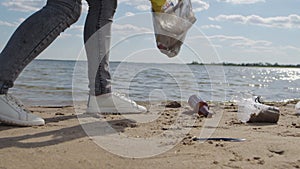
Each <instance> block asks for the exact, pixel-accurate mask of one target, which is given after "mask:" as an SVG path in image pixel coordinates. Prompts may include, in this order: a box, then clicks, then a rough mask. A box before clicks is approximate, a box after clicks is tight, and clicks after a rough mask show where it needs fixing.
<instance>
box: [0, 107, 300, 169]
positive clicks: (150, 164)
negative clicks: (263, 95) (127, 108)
mask: <svg viewBox="0 0 300 169" xmlns="http://www.w3.org/2000/svg"><path fill="white" fill-rule="evenodd" d="M144 104H146V103H144ZM268 104H271V105H275V106H278V107H279V108H280V112H281V116H280V119H279V121H278V123H277V124H243V123H240V122H239V121H238V120H237V119H236V111H237V107H236V105H233V104H232V103H223V104H218V103H210V105H211V110H213V111H214V112H216V113H220V112H222V111H224V113H223V115H222V117H221V121H220V123H219V124H218V126H217V127H214V126H209V125H205V124H204V123H205V121H206V119H205V118H204V117H199V116H198V115H195V114H192V113H191V112H189V111H188V108H187V105H186V103H183V108H177V109H176V108H166V109H165V110H163V106H162V105H157V106H156V107H151V111H150V113H151V112H157V113H158V114H159V117H158V118H157V119H155V120H154V121H149V122H147V123H136V122H134V121H133V120H132V119H131V120H130V119H126V118H124V116H121V115H105V116H102V118H103V119H104V118H105V120H106V121H108V122H109V124H110V125H111V126H112V127H113V128H114V129H115V131H116V132H119V133H122V134H125V135H127V136H128V137H136V138H143V137H144V138H150V137H153V136H155V135H159V134H162V133H164V132H165V131H168V130H172V126H171V124H173V123H174V122H175V120H176V117H177V114H178V113H180V112H185V115H188V116H190V117H191V118H192V119H194V120H195V123H194V124H192V125H185V126H184V128H185V129H188V130H190V131H189V133H187V134H185V135H184V138H183V140H182V141H180V142H179V143H178V144H176V146H174V147H173V148H172V149H170V150H168V151H166V152H164V153H161V154H158V155H155V156H151V157H148V158H126V157H121V156H118V155H115V154H113V153H110V152H108V151H106V150H104V149H103V148H101V147H100V146H98V145H97V144H96V143H95V142H94V141H93V139H92V138H90V137H88V136H87V134H86V132H84V130H83V129H82V127H81V125H80V123H79V120H78V118H77V115H76V113H75V111H74V107H71V106H70V107H30V108H29V109H30V110H31V111H32V112H33V113H34V114H37V115H40V116H42V117H43V118H45V120H46V125H45V126H41V127H12V126H5V125H3V124H0V131H1V132H0V169H35V168H38V169H40V168H43V169H48V168H49V169H53V168H59V169H77V168H84V169H92V168H97V169H100V168H101V169H106V168H108V169H110V168H120V169H126V168H130V169H135V168H137V169H140V168H149V169H150V168H151V169H152V168H155V169H166V168H173V169H174V168H175V169H176V168H178V169H182V168H185V169H188V168H197V169H198V168H205V169H206V168H249V169H250V168H251V169H252V168H283V169H286V168H300V156H299V153H300V117H297V116H295V114H294V113H295V111H294V105H295V102H289V103H268ZM127 117H130V116H127ZM95 118H96V117H95ZM214 118H215V117H214ZM203 128H210V129H216V130H215V131H214V133H213V135H212V137H235V138H245V139H246V141H245V142H225V141H205V142H204V143H201V142H197V141H193V140H192V138H193V137H194V136H199V133H200V131H201V130H202V129H203ZM178 130H180V129H178ZM120 146H121V145H120ZM137 151H138V150H137Z"/></svg>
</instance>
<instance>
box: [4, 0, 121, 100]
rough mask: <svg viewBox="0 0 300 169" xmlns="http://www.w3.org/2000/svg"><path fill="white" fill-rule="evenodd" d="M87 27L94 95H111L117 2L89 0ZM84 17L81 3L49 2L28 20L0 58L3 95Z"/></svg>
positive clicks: (90, 78)
mask: <svg viewBox="0 0 300 169" xmlns="http://www.w3.org/2000/svg"><path fill="white" fill-rule="evenodd" d="M87 2H88V4H89V11H88V15H87V18H86V22H85V27H84V42H85V48H86V53H87V59H88V74H89V88H90V94H92V95H101V94H105V93H110V92H111V82H110V81H111V76H110V73H109V52H108V51H109V48H110V36H111V24H112V19H113V16H114V13H115V10H116V8H117V0H87ZM80 13H81V0H48V1H47V4H46V5H45V7H43V8H42V9H41V10H39V11H38V12H36V13H35V14H33V15H32V16H30V17H29V18H28V19H26V20H25V21H24V22H23V23H22V24H21V25H20V26H19V27H18V28H17V30H16V31H15V32H14V34H13V35H12V37H11V38H10V40H9V41H8V43H7V45H6V46H5V47H4V49H3V51H2V52H1V54H0V94H6V93H7V92H8V89H9V88H11V87H13V85H14V81H15V80H16V79H17V78H18V76H19V74H20V73H21V72H22V70H23V69H24V68H25V67H26V66H27V65H28V64H29V63H30V62H31V61H32V60H33V59H34V58H36V57H37V56H38V55H39V54H40V53H41V52H42V51H43V50H44V49H46V48H47V47H48V46H49V45H50V44H51V43H52V42H53V41H54V40H55V39H56V38H57V37H58V36H59V34H60V33H61V32H63V31H64V30H65V29H66V28H68V27H70V25H72V24H73V23H75V22H76V21H77V20H78V18H79V16H80Z"/></svg>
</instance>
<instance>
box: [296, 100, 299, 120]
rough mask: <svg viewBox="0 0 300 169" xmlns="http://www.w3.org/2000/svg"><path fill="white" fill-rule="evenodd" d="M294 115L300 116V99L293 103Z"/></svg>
mask: <svg viewBox="0 0 300 169" xmlns="http://www.w3.org/2000/svg"><path fill="white" fill-rule="evenodd" d="M295 111H296V115H298V116H300V101H299V102H298V103H297V104H296V105H295Z"/></svg>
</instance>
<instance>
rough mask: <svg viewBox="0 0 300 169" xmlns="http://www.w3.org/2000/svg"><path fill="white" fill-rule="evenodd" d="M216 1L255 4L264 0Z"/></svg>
mask: <svg viewBox="0 0 300 169" xmlns="http://www.w3.org/2000/svg"><path fill="white" fill-rule="evenodd" d="M218 2H226V3H231V4H255V3H259V2H266V1H265V0H218Z"/></svg>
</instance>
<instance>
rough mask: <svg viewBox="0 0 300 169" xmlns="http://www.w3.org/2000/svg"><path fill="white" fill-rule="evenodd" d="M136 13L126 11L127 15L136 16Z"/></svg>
mask: <svg viewBox="0 0 300 169" xmlns="http://www.w3.org/2000/svg"><path fill="white" fill-rule="evenodd" d="M134 15H135V14H134V13H132V12H126V13H125V16H134Z"/></svg>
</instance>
